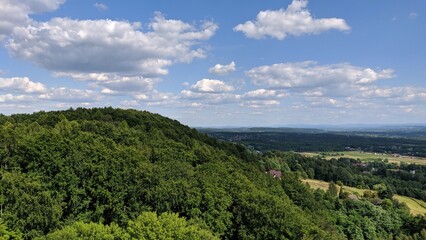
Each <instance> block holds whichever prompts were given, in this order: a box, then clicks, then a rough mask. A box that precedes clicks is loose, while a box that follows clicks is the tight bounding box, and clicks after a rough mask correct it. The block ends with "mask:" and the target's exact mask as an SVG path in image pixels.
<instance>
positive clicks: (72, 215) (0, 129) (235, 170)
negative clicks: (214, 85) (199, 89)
mask: <svg viewBox="0 0 426 240" xmlns="http://www.w3.org/2000/svg"><path fill="white" fill-rule="evenodd" d="M299 156H300V155H299ZM300 157H301V156H300ZM309 161H311V160H306V161H305V162H304V160H303V159H302V160H300V159H299V158H298V157H297V156H296V155H292V154H285V153H278V152H276V153H264V154H262V153H257V152H255V151H251V150H250V149H247V148H245V147H243V146H242V145H239V144H234V143H228V142H223V141H218V140H216V139H214V138H211V137H208V136H207V135H205V134H202V133H199V132H198V131H197V130H195V129H191V128H189V127H187V126H184V125H181V124H179V123H178V122H177V121H174V120H171V119H168V118H165V117H162V116H160V115H157V114H152V113H149V112H141V111H136V110H121V109H113V108H102V109H83V108H78V109H75V110H74V109H70V110H66V111H57V112H37V113H34V114H17V115H12V116H4V115H0V239H426V218H425V217H424V216H412V215H410V214H409V212H408V210H407V209H406V207H404V205H403V204H400V203H398V202H397V201H392V200H391V199H390V198H389V196H388V195H386V194H382V195H381V196H380V197H381V198H382V201H381V202H380V203H373V202H371V201H369V200H367V199H361V200H353V199H350V198H347V196H344V195H343V194H339V193H338V192H336V190H335V187H333V186H334V185H333V184H334V183H330V189H329V190H328V191H322V190H315V191H314V190H311V189H310V188H309V187H308V186H306V185H305V184H302V183H301V181H300V178H301V177H303V175H306V174H311V173H310V172H311V170H310V168H309V167H308V166H309V164H313V165H315V164H316V163H315V162H314V163H311V162H309ZM312 161H316V160H315V159H312ZM318 161H319V162H320V161H321V160H318ZM293 163H294V164H293ZM274 164H275V165H274ZM342 164H343V163H342ZM348 164H349V163H348ZM278 165H279V166H278ZM285 165H287V166H285ZM277 167H280V168H281V169H282V170H283V175H282V177H281V179H280V178H274V177H272V176H271V175H269V174H267V173H265V171H266V170H269V169H272V168H277ZM332 168H333V167H332ZM314 174H316V172H315V169H314ZM351 174H353V176H355V175H356V176H358V175H359V174H358V173H357V172H353V173H351ZM336 179H337V178H336ZM336 179H334V178H332V177H330V179H328V180H330V181H334V180H336ZM363 184H364V185H368V184H370V183H369V182H368V181H364V182H363Z"/></svg>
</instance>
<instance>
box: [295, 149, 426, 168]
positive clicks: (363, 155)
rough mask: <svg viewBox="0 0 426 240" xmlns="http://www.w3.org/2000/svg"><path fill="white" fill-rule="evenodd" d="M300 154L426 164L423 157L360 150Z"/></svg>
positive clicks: (304, 153) (328, 158)
mask: <svg viewBox="0 0 426 240" xmlns="http://www.w3.org/2000/svg"><path fill="white" fill-rule="evenodd" d="M300 154H302V155H306V156H311V157H316V156H321V157H323V158H325V159H327V160H330V159H332V158H354V159H359V160H361V161H386V162H390V163H397V164H400V163H401V162H402V163H406V164H414V163H415V164H421V165H426V158H424V157H413V156H403V155H397V154H385V153H371V152H360V151H342V152H317V153H313V152H302V153H300Z"/></svg>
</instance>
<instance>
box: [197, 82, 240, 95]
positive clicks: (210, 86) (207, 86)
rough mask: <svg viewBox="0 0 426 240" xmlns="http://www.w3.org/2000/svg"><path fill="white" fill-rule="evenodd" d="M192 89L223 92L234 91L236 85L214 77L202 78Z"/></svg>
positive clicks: (200, 91) (201, 91) (202, 91)
mask: <svg viewBox="0 0 426 240" xmlns="http://www.w3.org/2000/svg"><path fill="white" fill-rule="evenodd" d="M191 89H192V90H193V91H194V92H199V93H222V92H232V91H234V87H232V86H230V85H228V84H226V83H225V82H223V81H220V80H214V79H202V80H200V81H198V82H196V83H195V84H194V85H192V86H191Z"/></svg>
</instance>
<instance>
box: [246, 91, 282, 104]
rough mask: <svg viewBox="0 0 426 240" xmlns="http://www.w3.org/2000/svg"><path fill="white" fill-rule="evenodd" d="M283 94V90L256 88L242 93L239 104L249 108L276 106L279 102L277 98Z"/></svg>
mask: <svg viewBox="0 0 426 240" xmlns="http://www.w3.org/2000/svg"><path fill="white" fill-rule="evenodd" d="M285 96H286V95H285V94H284V93H283V92H279V91H276V90H266V89H256V90H253V91H249V92H246V93H244V94H243V95H242V97H241V100H242V103H241V105H242V106H246V107H250V108H261V107H263V108H265V107H270V106H277V105H279V104H280V101H279V99H280V98H283V97H285Z"/></svg>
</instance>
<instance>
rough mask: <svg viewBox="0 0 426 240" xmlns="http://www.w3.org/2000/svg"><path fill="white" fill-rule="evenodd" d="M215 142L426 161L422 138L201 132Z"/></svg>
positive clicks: (262, 148) (425, 144) (264, 149)
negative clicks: (360, 153) (421, 158)
mask: <svg viewBox="0 0 426 240" xmlns="http://www.w3.org/2000/svg"><path fill="white" fill-rule="evenodd" d="M204 131H205V132H206V133H208V134H209V135H210V136H212V137H215V138H217V139H222V140H226V141H231V142H236V143H241V144H244V145H245V146H248V147H250V148H253V149H255V150H258V151H262V152H267V151H270V150H279V151H295V152H340V151H347V150H361V151H364V152H376V153H389V154H394V153H395V154H401V155H406V156H417V157H426V135H425V133H424V131H423V132H422V133H423V135H424V137H423V138H421V139H410V138H405V137H398V138H395V137H386V136H371V135H369V134H367V133H364V134H362V135H359V133H356V132H324V131H318V130H317V131H313V130H312V131H308V130H305V129H302V130H299V131H298V132H297V131H295V130H291V131H283V129H279V128H278V129H267V130H265V129H263V130H259V131H243V130H241V129H236V130H233V131H231V130H228V131H225V130H222V129H217V130H212V129H207V130H204Z"/></svg>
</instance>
